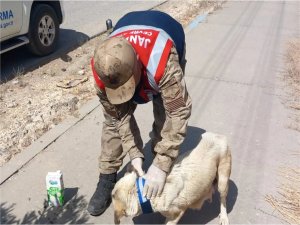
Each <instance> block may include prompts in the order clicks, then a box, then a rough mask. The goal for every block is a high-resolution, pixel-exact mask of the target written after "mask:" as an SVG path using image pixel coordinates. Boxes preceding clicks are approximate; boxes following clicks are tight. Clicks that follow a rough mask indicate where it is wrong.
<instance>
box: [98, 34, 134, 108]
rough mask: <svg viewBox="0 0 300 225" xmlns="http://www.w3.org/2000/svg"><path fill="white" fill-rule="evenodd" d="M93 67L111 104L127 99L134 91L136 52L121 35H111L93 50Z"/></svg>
mask: <svg viewBox="0 0 300 225" xmlns="http://www.w3.org/2000/svg"><path fill="white" fill-rule="evenodd" d="M94 63H95V64H94V67H95V70H96V72H97V73H98V75H99V78H100V80H101V81H102V82H103V83H104V85H105V92H106V95H107V98H108V100H109V101H110V102H111V103H112V104H121V103H124V102H127V101H129V100H130V99H131V98H132V96H133V94H134V92H135V86H136V85H135V80H134V76H133V75H134V71H135V68H136V64H137V56H136V53H135V51H134V49H133V47H132V46H131V44H130V43H129V42H128V41H127V40H126V39H125V38H123V37H113V38H110V39H108V40H106V41H104V42H102V43H101V44H100V45H99V46H98V47H97V48H96V50H95V54H94Z"/></svg>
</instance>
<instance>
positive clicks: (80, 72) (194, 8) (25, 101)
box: [0, 0, 224, 167]
mask: <svg viewBox="0 0 300 225" xmlns="http://www.w3.org/2000/svg"><path fill="white" fill-rule="evenodd" d="M223 3H224V2H222V1H203V0H193V1H178V0H177V1H174V0H169V1H167V2H166V3H164V4H162V5H160V6H158V7H156V8H155V9H157V10H160V11H163V12H167V13H168V14H170V15H171V16H173V17H174V18H176V19H177V20H178V21H179V22H180V23H181V24H182V25H183V26H186V25H187V24H188V23H189V22H190V21H191V20H192V19H193V18H195V17H196V16H197V15H199V14H201V13H202V12H206V11H209V12H210V13H213V11H215V10H217V9H220V8H221V7H222V4H223ZM106 37H107V34H103V35H100V36H97V37H96V38H93V39H91V40H90V41H88V42H86V43H84V44H83V45H82V46H80V47H78V48H77V49H75V50H74V51H72V52H69V53H67V55H65V56H62V57H61V58H59V59H56V60H53V61H51V62H49V63H48V64H46V65H44V66H42V67H40V68H38V69H36V70H34V71H32V72H29V73H25V74H23V73H22V71H19V70H16V72H15V76H16V78H15V79H13V80H11V81H9V82H7V83H4V84H1V85H0V130H1V133H0V167H1V166H2V165H3V164H4V163H5V162H7V161H9V160H10V159H11V158H12V157H13V156H14V155H15V154H17V153H19V152H21V151H22V150H24V149H26V147H28V146H29V145H30V144H31V143H33V142H34V141H35V140H36V139H38V138H39V137H40V136H42V135H43V134H44V133H45V132H47V131H49V130H50V129H51V128H53V127H54V126H55V125H57V124H58V123H60V122H61V121H62V120H63V119H64V118H66V117H68V116H76V115H77V110H78V108H80V107H81V106H82V105H84V104H85V103H86V102H87V101H88V100H90V99H91V98H93V97H94V96H95V91H94V80H93V78H92V74H91V68H90V58H91V56H92V55H93V52H94V48H95V45H96V44H97V43H99V42H100V41H101V40H103V39H105V38H106ZM62 58H63V59H64V60H63V59H62Z"/></svg>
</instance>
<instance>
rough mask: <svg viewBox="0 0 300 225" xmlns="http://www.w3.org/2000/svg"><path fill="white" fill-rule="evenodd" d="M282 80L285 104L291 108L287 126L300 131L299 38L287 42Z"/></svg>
mask: <svg viewBox="0 0 300 225" xmlns="http://www.w3.org/2000/svg"><path fill="white" fill-rule="evenodd" d="M285 63H286V64H285V65H286V66H285V72H284V76H283V78H284V81H285V84H286V86H287V88H286V91H287V93H288V99H287V100H286V102H285V104H286V105H287V106H288V107H289V108H290V109H291V110H292V112H291V114H290V121H291V122H290V124H289V127H290V128H292V129H294V130H297V131H300V38H298V39H295V40H293V41H290V42H289V43H288V48H287V54H286V61H285Z"/></svg>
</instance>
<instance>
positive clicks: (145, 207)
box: [136, 177, 153, 214]
mask: <svg viewBox="0 0 300 225" xmlns="http://www.w3.org/2000/svg"><path fill="white" fill-rule="evenodd" d="M144 185H145V179H144V178H142V177H139V178H137V179H136V187H137V193H138V197H139V202H140V205H141V208H142V211H143V213H144V214H147V213H153V209H152V207H151V203H150V200H148V199H147V198H145V197H144V196H143V194H142V193H143V189H144Z"/></svg>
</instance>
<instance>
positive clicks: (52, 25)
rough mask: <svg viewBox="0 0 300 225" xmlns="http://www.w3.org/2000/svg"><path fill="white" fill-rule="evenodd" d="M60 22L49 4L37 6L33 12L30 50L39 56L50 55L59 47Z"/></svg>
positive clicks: (29, 34)
mask: <svg viewBox="0 0 300 225" xmlns="http://www.w3.org/2000/svg"><path fill="white" fill-rule="evenodd" d="M58 36H59V22H58V18H57V15H56V13H55V11H54V9H53V8H52V7H51V6H49V5H47V4H39V5H36V6H35V7H34V8H33V9H32V12H31V16H30V26H29V32H28V37H29V45H28V47H29V50H30V51H31V52H32V53H33V54H35V55H39V56H44V55H49V54H50V53H52V52H53V51H54V50H55V48H56V45H57V42H58Z"/></svg>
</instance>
